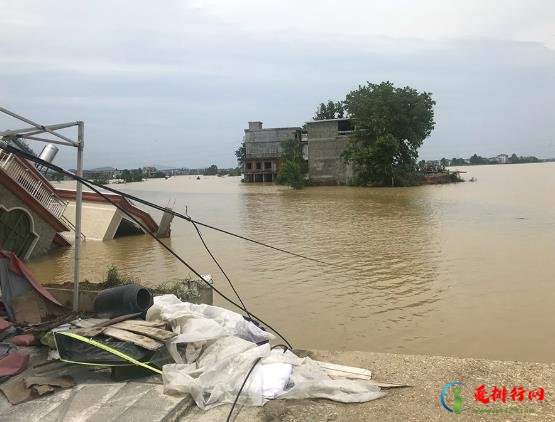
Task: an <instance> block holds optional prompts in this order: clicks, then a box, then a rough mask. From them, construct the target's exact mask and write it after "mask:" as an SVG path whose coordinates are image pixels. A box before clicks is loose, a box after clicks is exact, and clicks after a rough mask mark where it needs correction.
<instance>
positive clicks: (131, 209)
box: [56, 189, 158, 233]
mask: <svg viewBox="0 0 555 422" xmlns="http://www.w3.org/2000/svg"><path fill="white" fill-rule="evenodd" d="M56 193H57V194H58V195H59V196H60V197H61V198H64V199H70V200H75V191H74V190H71V189H56ZM102 194H103V195H105V196H107V197H108V198H110V200H111V201H113V202H114V203H115V204H117V205H119V206H120V207H121V208H123V209H124V210H125V211H127V212H128V213H129V214H131V215H132V216H133V217H135V218H137V219H139V220H140V221H141V222H142V223H143V224H144V225H145V226H146V227H147V229H148V230H149V231H150V232H151V233H156V232H157V231H158V224H157V223H156V222H155V221H154V219H153V218H152V216H151V215H150V214H149V213H148V212H146V211H143V210H142V209H140V208H137V207H136V206H135V205H133V204H132V203H131V201H129V200H127V199H126V198H125V197H123V196H121V195H118V194H115V193H107V192H102ZM83 201H88V202H104V203H107V204H109V203H110V202H109V201H107V200H106V199H104V198H103V197H102V196H100V195H99V194H97V193H96V192H90V191H83Z"/></svg>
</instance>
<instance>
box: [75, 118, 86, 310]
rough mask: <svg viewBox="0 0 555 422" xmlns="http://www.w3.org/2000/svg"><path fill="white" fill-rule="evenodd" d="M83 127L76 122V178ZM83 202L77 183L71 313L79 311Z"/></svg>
mask: <svg viewBox="0 0 555 422" xmlns="http://www.w3.org/2000/svg"><path fill="white" fill-rule="evenodd" d="M84 135H85V126H84V123H83V122H78V127H77V142H78V145H77V173H76V174H77V176H79V177H83V148H84V147H85V144H84V143H85V139H84ZM82 200H83V185H81V183H80V182H77V189H76V191H75V263H74V268H73V311H74V312H77V311H78V310H79V281H80V280H79V279H80V272H79V261H80V259H81V211H82V206H83V204H82Z"/></svg>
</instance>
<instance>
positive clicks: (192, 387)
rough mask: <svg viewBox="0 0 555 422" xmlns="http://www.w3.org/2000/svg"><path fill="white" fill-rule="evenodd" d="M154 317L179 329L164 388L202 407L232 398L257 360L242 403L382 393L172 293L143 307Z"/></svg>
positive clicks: (356, 398)
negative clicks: (334, 374)
mask: <svg viewBox="0 0 555 422" xmlns="http://www.w3.org/2000/svg"><path fill="white" fill-rule="evenodd" d="M156 319H163V320H166V321H168V322H170V324H171V326H172V329H173V330H174V332H176V333H177V334H178V336H177V337H175V338H174V339H172V340H171V342H170V343H169V344H168V349H169V350H170V353H171V354H172V356H173V357H174V360H175V361H176V362H178V363H175V364H170V365H164V367H163V373H162V377H163V380H164V391H165V392H166V393H168V394H177V395H180V394H191V396H192V397H193V399H194V400H195V402H196V404H197V406H199V407H200V408H201V409H210V408H213V407H215V406H219V405H221V404H224V403H233V401H234V400H235V398H236V396H237V394H238V392H239V389H240V387H241V385H242V384H243V382H244V380H245V377H246V376H247V374H248V372H249V370H250V369H251V368H252V366H253V365H254V363H255V362H256V361H257V359H260V361H259V362H258V364H257V365H256V367H255V368H254V370H253V371H252V373H251V375H250V376H249V378H248V380H247V382H246V384H245V386H244V388H243V391H242V394H241V397H240V399H239V400H238V402H239V403H241V404H248V405H254V406H262V405H264V403H266V402H267V401H268V400H269V399H275V398H280V399H281V398H283V399H303V398H326V399H330V400H335V401H340V402H344V403H353V402H365V401H369V400H374V399H377V398H379V397H382V396H383V395H384V394H385V393H383V392H382V391H380V388H379V387H378V386H376V385H374V384H372V383H368V382H365V381H361V380H357V381H353V380H347V379H332V378H331V377H330V376H328V374H327V373H326V372H325V370H324V369H322V368H321V367H320V366H319V365H318V364H317V363H315V362H314V361H313V360H311V359H310V358H308V357H305V358H299V357H298V356H296V355H295V354H294V353H292V352H291V351H285V352H284V351H283V349H274V350H272V349H271V348H270V344H269V343H268V340H270V339H272V338H273V335H271V334H269V333H267V332H265V331H264V330H262V329H260V328H259V327H257V326H256V325H255V324H253V323H252V322H249V321H247V320H245V319H244V318H243V317H242V316H241V315H239V314H237V313H235V312H232V311H229V310H226V309H223V308H219V307H217V306H210V305H194V304H191V303H187V302H181V301H180V300H179V299H178V298H177V297H175V296H174V295H164V296H158V297H155V298H154V305H153V306H152V307H151V308H150V309H149V311H148V312H147V320H156ZM264 341H266V342H265V343H263V342H264ZM262 343H263V344H262Z"/></svg>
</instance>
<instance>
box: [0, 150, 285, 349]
mask: <svg viewBox="0 0 555 422" xmlns="http://www.w3.org/2000/svg"><path fill="white" fill-rule="evenodd" d="M0 149H4V150H5V151H8V152H11V153H14V154H16V155H21V156H23V157H25V158H27V157H30V158H29V159H30V160H31V161H35V162H37V163H39V164H42V165H44V166H46V167H49V168H51V169H53V170H55V171H57V172H59V173H62V174H65V175H66V176H69V177H71V178H72V179H74V180H76V181H78V182H79V183H81V184H83V185H84V186H86V187H88V188H89V189H91V190H92V191H93V192H95V193H97V194H98V195H100V196H101V197H102V198H104V199H105V200H106V201H107V202H109V203H110V204H112V205H113V206H115V207H116V208H117V209H119V210H120V211H121V212H123V213H124V214H125V215H127V216H128V217H129V218H130V219H131V220H132V221H133V222H134V223H135V224H137V225H138V226H139V227H141V229H143V230H144V231H145V233H148V234H149V235H150V236H151V237H152V238H153V239H154V240H156V241H157V242H158V243H159V244H160V245H162V247H163V248H164V249H166V250H167V251H168V252H169V253H170V254H171V255H173V256H174V257H175V258H176V259H177V260H178V261H179V262H181V263H182V264H183V265H185V266H186V267H187V268H188V269H189V270H190V271H191V272H193V274H195V275H196V276H197V277H199V278H200V280H202V281H203V282H204V283H205V284H207V285H208V286H209V287H210V288H212V289H213V290H214V291H215V292H216V293H218V294H219V295H220V296H221V297H222V298H223V299H225V300H227V301H228V302H229V303H231V304H232V305H234V306H236V307H237V308H239V309H241V310H243V311H245V313H247V314H248V315H250V316H251V318H254V319H256V320H257V321H258V322H260V323H261V324H263V325H264V326H266V327H268V328H269V329H270V330H272V331H273V332H274V333H275V334H277V335H278V336H279V337H280V338H281V339H283V341H285V343H286V344H288V345H289V346H291V344H290V343H289V341H288V340H287V339H286V338H285V337H284V336H283V335H282V334H281V333H280V332H279V331H277V330H276V329H275V328H273V327H272V326H271V325H270V324H268V323H267V322H265V321H264V320H262V319H261V318H259V317H258V316H256V315H254V314H252V313H249V312H248V311H247V310H246V309H245V307H244V306H241V305H240V304H238V303H236V302H235V301H233V300H232V299H230V298H229V297H228V296H226V295H225V294H224V293H223V292H221V291H220V290H219V289H218V288H216V287H214V286H213V285H212V284H210V283H209V282H208V281H206V280H205V279H204V277H202V275H201V274H200V273H199V272H198V271H197V270H195V269H194V268H193V267H192V266H191V265H189V264H188V263H187V262H186V261H185V260H184V259H183V258H181V257H180V256H179V255H178V254H177V253H176V252H175V251H174V250H173V249H172V248H170V247H169V246H167V245H166V244H165V243H164V242H162V241H161V240H160V239H158V238H157V237H156V235H155V234H154V233H152V232H151V231H150V230H149V229H148V228H147V227H145V225H144V224H143V223H142V222H140V221H139V220H138V219H137V218H136V217H135V216H134V215H132V214H131V213H130V212H129V211H127V210H126V209H124V208H123V207H122V206H121V205H119V204H118V203H116V202H115V201H113V200H112V199H111V198H110V197H109V196H108V195H106V194H104V193H102V192H100V191H99V190H98V189H96V188H95V187H94V186H92V184H91V183H89V182H88V181H87V180H86V179H83V178H82V177H79V176H77V175H74V174H73V173H70V172H68V171H67V170H64V169H62V168H60V167H58V166H55V165H53V164H51V163H48V162H47V161H44V160H41V159H40V158H37V157H35V156H32V155H30V154H27V153H25V152H23V151H21V150H19V149H17V148H13V147H11V146H9V145H8V146H7V147H6V146H3V145H1V144H0ZM233 290H234V291H235V292H236V290H235V289H233Z"/></svg>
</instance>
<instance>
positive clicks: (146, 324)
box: [128, 319, 167, 328]
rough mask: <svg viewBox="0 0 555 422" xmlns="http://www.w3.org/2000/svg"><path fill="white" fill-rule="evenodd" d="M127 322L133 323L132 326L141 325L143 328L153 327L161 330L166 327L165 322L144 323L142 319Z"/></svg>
mask: <svg viewBox="0 0 555 422" xmlns="http://www.w3.org/2000/svg"><path fill="white" fill-rule="evenodd" d="M128 322H130V323H133V324H134V325H141V326H144V327H154V328H161V327H165V326H166V324H167V323H166V321H161V320H157V321H145V320H144V319H130V320H129V321H128Z"/></svg>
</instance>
